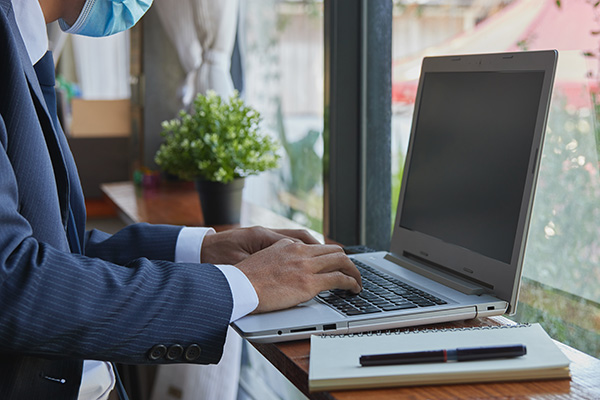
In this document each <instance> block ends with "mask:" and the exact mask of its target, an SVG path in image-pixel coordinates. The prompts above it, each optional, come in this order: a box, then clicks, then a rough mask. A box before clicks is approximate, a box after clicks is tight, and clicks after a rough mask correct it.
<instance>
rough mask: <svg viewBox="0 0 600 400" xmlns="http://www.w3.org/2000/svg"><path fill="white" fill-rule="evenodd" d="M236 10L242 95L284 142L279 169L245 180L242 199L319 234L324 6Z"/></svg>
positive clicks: (273, 0) (273, 1) (252, 5)
mask: <svg viewBox="0 0 600 400" xmlns="http://www.w3.org/2000/svg"><path fill="white" fill-rule="evenodd" d="M240 6H241V16H240V18H241V34H240V35H239V37H240V39H241V48H242V51H243V60H244V61H243V62H244V81H245V91H244V94H243V95H244V97H245V100H246V101H247V102H248V103H249V104H251V105H252V106H254V107H255V108H256V109H257V110H259V112H260V113H261V115H262V117H263V126H264V128H265V129H266V130H267V131H268V132H269V133H270V134H271V135H272V136H274V137H275V138H277V139H278V140H279V142H280V143H281V144H282V152H281V154H282V159H281V163H280V165H281V168H280V170H277V171H275V172H268V173H263V174H261V175H260V176H257V177H251V178H249V182H248V185H246V187H247V189H246V192H245V194H244V196H245V198H246V200H249V201H251V202H254V203H258V204H261V205H264V206H267V207H269V208H270V209H272V210H274V211H276V212H277V213H279V214H281V215H284V216H286V217H288V218H290V219H292V220H295V221H296V222H299V223H301V224H302V225H305V226H307V227H309V228H311V229H314V230H316V231H318V232H322V221H323V170H322V158H323V139H322V132H323V53H324V50H323V3H322V2H315V1H277V0H269V1H256V0H252V1H248V2H241V3H240Z"/></svg>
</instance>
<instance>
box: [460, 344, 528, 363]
mask: <svg viewBox="0 0 600 400" xmlns="http://www.w3.org/2000/svg"><path fill="white" fill-rule="evenodd" d="M525 354H527V349H526V348H525V346H523V345H522V344H515V345H511V346H489V347H471V348H458V349H456V360H457V361H474V360H490V359H496V358H510V357H519V356H522V355H525Z"/></svg>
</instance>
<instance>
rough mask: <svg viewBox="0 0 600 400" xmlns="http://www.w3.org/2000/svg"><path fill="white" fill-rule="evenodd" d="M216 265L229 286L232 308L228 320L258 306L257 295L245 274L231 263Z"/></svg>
mask: <svg viewBox="0 0 600 400" xmlns="http://www.w3.org/2000/svg"><path fill="white" fill-rule="evenodd" d="M216 267H217V268H219V269H220V270H221V272H223V275H225V278H226V279H227V282H228V283H229V287H230V288H231V295H232V297H233V310H232V311H231V318H230V321H229V322H234V321H236V320H238V319H240V318H242V317H244V316H246V315H248V314H250V313H251V312H252V311H254V310H255V309H256V307H258V295H257V294H256V290H254V286H252V283H250V280H249V279H248V277H247V276H246V274H244V273H243V272H242V271H240V270H239V269H237V268H236V267H234V266H233V265H217V266H216Z"/></svg>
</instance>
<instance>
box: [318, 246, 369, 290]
mask: <svg viewBox="0 0 600 400" xmlns="http://www.w3.org/2000/svg"><path fill="white" fill-rule="evenodd" d="M314 266H315V269H317V270H316V271H314V272H315V273H318V274H327V273H331V272H336V271H338V272H341V273H343V274H344V275H347V276H350V277H352V278H353V279H354V280H355V281H356V282H357V283H358V285H359V287H362V279H361V276H360V272H359V271H358V269H357V268H356V266H355V265H354V263H353V262H352V261H351V260H350V259H349V258H348V256H346V255H345V254H343V253H329V254H324V255H321V256H319V257H318V258H316V259H315V263H314Z"/></svg>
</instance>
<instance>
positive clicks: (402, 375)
mask: <svg viewBox="0 0 600 400" xmlns="http://www.w3.org/2000/svg"><path fill="white" fill-rule="evenodd" d="M511 344H523V345H525V346H526V347H527V354H526V355H524V356H521V357H517V358H506V359H496V360H484V361H464V362H445V363H444V362H442V363H424V364H409V365H386V366H375V367H361V366H360V364H359V358H360V356H361V355H365V354H383V353H397V352H409V351H425V350H439V349H452V348H458V347H478V346H492V345H496V346H500V345H511ZM568 377H570V371H569V359H568V358H567V357H566V356H565V355H564V354H563V353H562V352H561V351H560V349H559V348H558V346H557V345H556V344H555V343H554V341H553V340H552V339H551V338H550V337H549V336H548V334H547V333H546V332H545V331H544V329H543V328H542V327H541V326H540V325H539V324H520V325H502V326H486V327H476V328H456V329H443V330H433V329H429V330H415V331H395V332H386V333H365V334H353V335H352V334H351V335H322V336H317V335H315V336H312V337H311V341H310V367H309V375H308V384H309V389H310V391H322V390H344V389H365V388H378V387H392V386H420V385H435V384H454V383H475V382H499V381H520V380H536V379H558V378H568Z"/></svg>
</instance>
